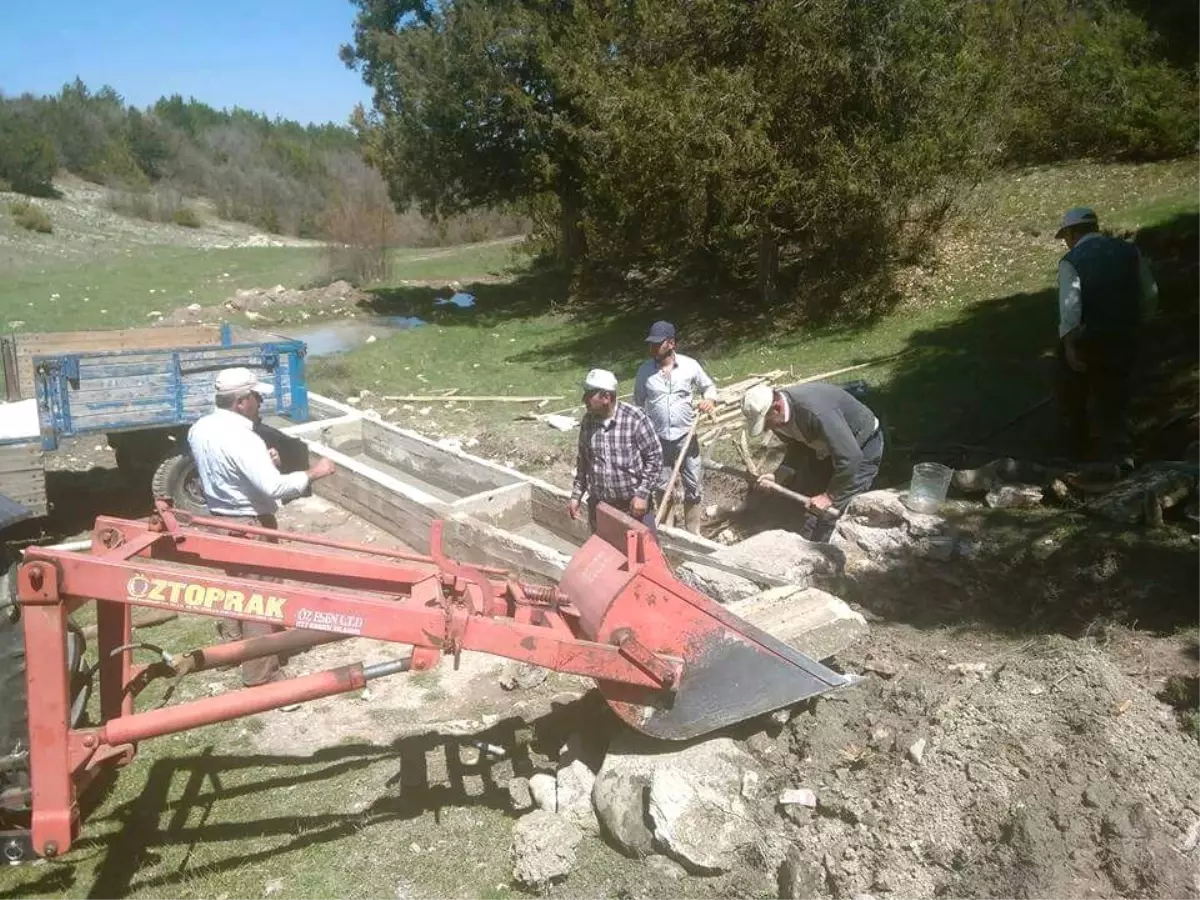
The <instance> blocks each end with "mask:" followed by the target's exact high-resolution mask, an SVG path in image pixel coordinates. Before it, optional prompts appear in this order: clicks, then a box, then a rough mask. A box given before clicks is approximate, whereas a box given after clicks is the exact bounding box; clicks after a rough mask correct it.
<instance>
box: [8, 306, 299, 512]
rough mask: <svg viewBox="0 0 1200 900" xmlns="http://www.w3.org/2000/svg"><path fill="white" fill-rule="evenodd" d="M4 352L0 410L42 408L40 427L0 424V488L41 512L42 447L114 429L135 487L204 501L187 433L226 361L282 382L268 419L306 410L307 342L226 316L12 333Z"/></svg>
mask: <svg viewBox="0 0 1200 900" xmlns="http://www.w3.org/2000/svg"><path fill="white" fill-rule="evenodd" d="M0 360H2V362H3V367H4V385H5V399H6V400H7V401H8V402H7V404H6V405H5V406H3V407H0V411H3V410H7V411H9V412H11V413H14V414H15V415H12V416H10V417H9V418H10V419H20V418H22V416H20V415H19V413H21V412H22V411H23V412H25V413H26V415H25V416H24V420H25V422H26V423H29V424H28V425H27V427H25V428H24V429H23V430H24V431H25V432H30V431H32V430H33V425H32V412H33V407H36V432H34V433H19V432H20V431H22V429H21V428H17V429H16V431H17V432H18V433H13V429H12V428H11V427H10V428H8V429H7V430H4V429H0V498H6V499H8V500H9V501H11V502H15V503H16V504H19V505H20V506H23V507H25V508H27V509H28V510H29V511H30V513H31V514H32V515H34V516H40V515H45V514H46V513H47V512H48V511H49V510H48V503H47V497H46V489H45V456H46V454H48V453H53V452H54V451H55V450H57V449H58V448H59V446H60V443H61V442H62V441H65V440H68V439H71V438H77V437H84V436H89V435H97V436H98V435H104V436H105V437H106V438H107V441H108V444H109V446H111V447H112V449H113V451H114V453H115V456H116V461H117V467H118V468H119V469H120V470H121V471H122V473H124V474H125V475H126V476H127V477H128V479H129V481H130V483H131V488H136V489H146V490H149V489H150V488H151V486H153V489H154V493H155V494H159V495H167V496H171V497H172V498H174V499H175V501H176V503H177V504H179V505H181V506H185V507H190V508H202V507H203V500H202V498H200V497H198V494H197V487H198V485H197V481H196V479H195V476H194V471H195V470H194V466H193V465H192V463H191V459H190V457H188V455H187V453H186V450H187V445H186V436H187V430H188V428H189V427H190V426H191V424H192V423H193V422H195V421H196V419H198V418H200V416H202V415H204V414H205V413H206V412H208V411H209V410H210V409H211V408H212V402H213V381H214V379H215V378H216V374H217V372H219V371H220V370H221V369H226V368H231V367H234V366H242V367H245V368H247V369H250V370H252V371H254V372H255V373H257V374H258V376H259V378H260V379H261V380H263V381H266V382H268V383H271V384H273V385H274V386H275V396H274V397H272V398H269V399H268V400H267V401H266V403H265V404H264V408H263V416H264V417H265V418H268V419H269V420H270V419H275V420H283V421H287V422H304V421H307V420H308V385H307V382H306V380H305V371H304V361H305V345H304V343H303V342H301V341H296V340H291V339H289V338H285V337H280V336H277V335H272V334H268V333H265V332H261V331H257V330H254V329H248V328H241V327H238V326H233V325H229V324H225V325H211V326H210V325H192V326H181V327H155V328H140V329H129V330H124V331H95V332H66V333H63V332H59V333H49V334H21V335H8V336H5V337H3V338H0ZM13 404H18V406H13ZM267 431H269V432H270V431H273V429H267ZM274 433H275V434H278V432H274ZM268 442H270V441H268ZM289 468H291V466H289Z"/></svg>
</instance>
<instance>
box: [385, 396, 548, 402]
mask: <svg viewBox="0 0 1200 900" xmlns="http://www.w3.org/2000/svg"><path fill="white" fill-rule="evenodd" d="M383 399H384V400H387V401H389V402H395V401H408V402H411V403H436V402H437V401H439V400H441V401H449V400H453V401H454V402H455V403H459V402H463V403H474V402H480V403H537V402H539V401H542V400H561V399H562V395H561V394H559V395H555V396H539V397H505V396H501V395H490V394H488V395H485V394H450V395H448V394H441V395H435V394H401V395H388V396H386V397H384V398H383Z"/></svg>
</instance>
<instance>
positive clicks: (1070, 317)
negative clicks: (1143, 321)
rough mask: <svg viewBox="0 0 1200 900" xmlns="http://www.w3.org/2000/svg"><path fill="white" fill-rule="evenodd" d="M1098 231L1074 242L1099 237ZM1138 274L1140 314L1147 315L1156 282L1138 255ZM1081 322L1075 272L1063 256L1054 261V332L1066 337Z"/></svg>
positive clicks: (1077, 280) (1145, 316)
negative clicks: (1140, 284)
mask: <svg viewBox="0 0 1200 900" xmlns="http://www.w3.org/2000/svg"><path fill="white" fill-rule="evenodd" d="M1099 236H1100V234H1099V232H1095V231H1093V232H1091V233H1089V234H1085V235H1084V236H1083V237H1081V238H1080V239H1079V241H1078V243H1077V244H1076V246H1078V244H1082V243H1083V242H1084V241H1090V240H1091V239H1092V238H1095V237H1099ZM1138 276H1139V278H1140V280H1141V283H1142V315H1143V317H1144V318H1147V319H1148V318H1150V317H1151V316H1152V315H1153V314H1154V305H1155V301H1157V300H1158V285H1157V284H1155V283H1154V275H1153V273H1152V272H1151V271H1150V264H1149V263H1148V262H1146V257H1144V256H1139V270H1138ZM1082 322H1083V296H1082V293H1081V288H1080V284H1079V273H1078V272H1077V271H1075V267H1074V266H1073V265H1071V264H1070V263H1069V262H1067V261H1066V260H1065V259H1064V260H1061V261H1060V262H1059V264H1058V336H1059V337H1060V338H1062V337H1066V336H1067V335H1068V334H1070V333H1071V332H1072V331H1074V330H1075V329H1076V328H1078V327H1079V326H1080V325H1081V324H1082Z"/></svg>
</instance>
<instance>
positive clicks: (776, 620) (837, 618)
mask: <svg viewBox="0 0 1200 900" xmlns="http://www.w3.org/2000/svg"><path fill="white" fill-rule="evenodd" d="M727 608H728V610H729V611H730V612H731V613H733V614H734V615H735V616H739V617H740V618H742V619H745V620H746V621H747V622H750V623H751V624H752V625H755V626H757V627H759V628H761V629H762V630H763V631H765V632H767V633H768V634H770V635H771V636H772V637H775V638H777V639H778V640H780V641H783V643H785V644H787V645H788V646H789V647H792V648H794V649H796V650H799V651H800V652H801V653H803V654H805V655H806V656H811V657H812V658H813V659H828V658H829V657H831V656H836V655H837V654H838V653H840V652H842V651H843V650H845V649H846V648H847V647H848V646H850V645H851V644H852V643H854V642H855V641H856V640H858V639H859V638H860V637H862V636H863V635H865V634H866V633H867V620H866V619H864V618H863V617H862V615H861V614H860V613H857V612H855V611H854V610H852V609H851V608H850V607H849V606H848V605H847V604H846V603H845V601H843V600H842V599H840V598H839V597H835V596H834V595H833V594H830V593H828V592H826V591H823V590H821V589H820V588H814V587H796V586H789V587H778V588H771V589H770V590H766V591H763V592H762V593H760V594H758V595H756V596H754V597H748V598H747V599H745V600H738V601H735V602H733V603H730V604H729V605H728V607H727Z"/></svg>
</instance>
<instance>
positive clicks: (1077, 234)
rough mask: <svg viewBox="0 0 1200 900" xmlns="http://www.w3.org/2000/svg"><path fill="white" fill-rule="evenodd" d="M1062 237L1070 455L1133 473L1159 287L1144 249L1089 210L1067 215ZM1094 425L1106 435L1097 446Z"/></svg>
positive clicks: (1062, 350) (1063, 381)
mask: <svg viewBox="0 0 1200 900" xmlns="http://www.w3.org/2000/svg"><path fill="white" fill-rule="evenodd" d="M1055 237H1058V238H1060V239H1061V240H1062V241H1063V242H1064V243H1065V244H1066V245H1067V252H1066V254H1065V255H1064V256H1063V258H1062V259H1061V260H1060V261H1059V263H1058V338H1059V341H1058V361H1059V367H1058V368H1059V378H1058V388H1059V403H1060V406H1061V412H1062V417H1063V419H1062V421H1063V431H1064V444H1065V450H1066V452H1067V454H1068V455H1069V456H1070V457H1072V458H1073V459H1075V460H1076V461H1083V460H1086V459H1091V460H1094V461H1101V462H1106V463H1118V464H1120V465H1122V466H1124V467H1128V468H1132V465H1133V461H1132V459H1130V458H1129V454H1130V450H1131V444H1132V441H1131V436H1130V433H1129V421H1128V409H1129V401H1130V397H1131V395H1132V393H1133V372H1134V365H1135V363H1136V362H1137V355H1138V349H1139V344H1140V338H1141V330H1142V325H1143V323H1144V322H1145V321H1146V320H1147V319H1149V318H1150V317H1151V316H1152V315H1153V314H1154V308H1155V305H1156V301H1157V299H1158V285H1156V284H1155V283H1154V276H1153V275H1152V274H1151V272H1150V266H1149V265H1148V264H1147V262H1146V260H1145V258H1144V257H1143V256H1142V254H1141V253H1140V252H1139V251H1138V248H1137V247H1135V246H1134V245H1133V244H1131V243H1129V242H1128V241H1123V240H1121V239H1120V238H1116V237H1111V236H1109V235H1106V234H1101V233H1100V220H1099V218H1098V217H1097V216H1096V213H1095V211H1094V210H1091V209H1089V208H1088V207H1086V206H1076V207H1074V208H1073V209H1069V210H1067V211H1066V213H1065V214H1064V215H1063V218H1062V223H1061V225H1060V227H1059V229H1058V233H1057V234H1056V235H1055ZM1089 406H1091V407H1093V409H1094V412H1093V413H1092V414H1091V415H1089V411H1088V410H1089ZM1092 419H1094V424H1095V426H1096V429H1095V430H1096V431H1097V432H1099V433H1098V435H1096V437H1098V438H1099V441H1098V442H1095V443H1094V442H1093V435H1092V427H1091V426H1092V424H1093V422H1092V421H1091V420H1092Z"/></svg>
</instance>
